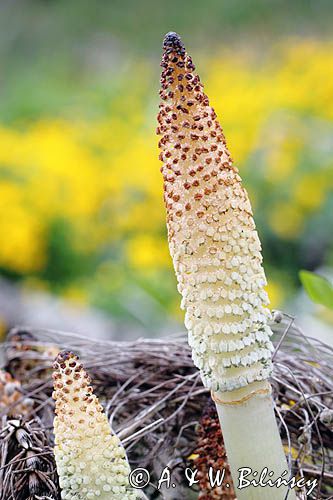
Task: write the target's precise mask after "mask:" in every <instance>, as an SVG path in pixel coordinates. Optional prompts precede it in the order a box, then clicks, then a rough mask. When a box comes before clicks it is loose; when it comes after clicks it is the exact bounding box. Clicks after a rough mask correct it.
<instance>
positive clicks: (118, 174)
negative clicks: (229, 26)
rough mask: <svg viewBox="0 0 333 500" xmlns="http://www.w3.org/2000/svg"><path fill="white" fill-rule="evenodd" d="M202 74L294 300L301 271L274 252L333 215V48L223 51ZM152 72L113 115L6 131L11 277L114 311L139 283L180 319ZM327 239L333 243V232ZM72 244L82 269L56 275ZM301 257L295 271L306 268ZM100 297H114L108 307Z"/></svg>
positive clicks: (6, 258)
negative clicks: (119, 300) (148, 97)
mask: <svg viewBox="0 0 333 500" xmlns="http://www.w3.org/2000/svg"><path fill="white" fill-rule="evenodd" d="M200 70H201V71H200V72H201V73H203V74H204V78H205V83H206V90H207V93H208V95H210V96H211V100H212V104H213V105H214V106H215V108H216V111H217V113H218V115H219V117H220V120H221V122H222V125H223V127H224V131H225V134H226V137H227V140H228V143H229V146H230V149H231V151H232V154H233V156H234V159H235V161H236V163H237V164H238V165H239V167H240V170H241V175H242V176H243V178H244V182H245V185H246V187H247V188H248V190H249V193H250V196H251V199H252V203H253V207H254V211H255V217H256V219H257V221H258V226H259V229H260V235H261V237H262V240H263V244H264V254H265V250H267V249H268V251H267V257H266V255H265V257H266V263H267V270H268V277H269V279H270V281H271V284H270V286H271V289H272V299H274V300H273V302H274V304H273V305H278V304H279V303H281V301H282V300H283V298H284V297H285V296H286V294H288V287H285V286H283V285H282V282H283V280H284V276H288V273H289V267H288V266H289V264H288V262H285V261H284V260H283V261H282V260H281V262H280V261H279V258H280V257H279V256H277V255H275V253H274V248H275V247H274V246H275V245H276V242H280V243H279V244H280V245H281V244H283V242H285V245H286V246H285V248H290V250H289V251H290V252H296V253H297V252H301V247H302V244H301V243H302V242H303V241H304V245H306V241H307V239H308V238H307V236H306V235H307V234H308V231H309V230H310V229H309V228H310V227H311V223H312V224H315V222H311V221H316V217H319V219H318V220H320V224H324V225H325V224H326V222H325V221H326V219H325V217H326V215H327V217H329V211H330V207H332V203H331V201H332V190H333V155H332V132H333V105H332V103H333V80H332V78H331V75H332V74H333V42H332V41H315V40H297V39H290V40H287V41H286V42H285V43H280V44H277V45H276V46H275V47H273V49H271V50H269V51H267V53H266V54H265V55H264V56H263V55H261V56H259V55H258V54H256V53H252V52H250V51H248V50H245V49H244V50H240V51H239V52H237V53H236V54H235V53H234V52H233V53H231V52H229V51H226V50H221V51H219V53H218V54H217V55H216V56H215V57H214V58H213V59H211V60H209V61H207V63H206V65H205V67H204V68H200ZM150 71H151V70H150V67H149V65H148V64H141V63H138V66H137V68H131V74H132V75H135V85H134V86H133V89H134V90H133V95H125V94H124V93H122V94H121V95H120V97H119V99H120V101H118V102H117V106H114V107H111V106H110V109H109V111H108V115H107V116H106V117H105V116H103V117H100V118H91V117H89V118H88V117H87V118H86V119H82V118H80V119H78V120H77V119H75V117H73V118H72V119H71V120H68V118H67V119H61V118H53V117H52V116H49V117H44V118H43V119H40V120H38V121H36V122H29V123H25V124H24V125H22V124H20V125H19V124H18V125H17V126H15V125H13V124H12V125H10V126H9V125H4V124H3V125H1V126H0V234H1V235H2V242H1V245H0V268H1V269H2V270H3V271H4V272H5V273H8V274H10V275H14V276H18V277H21V278H23V279H25V280H29V283H35V284H42V285H43V286H46V287H49V286H50V287H53V288H54V287H55V288H56V289H57V291H59V292H61V293H63V294H65V295H66V294H67V295H69V296H73V297H75V295H76V294H75V289H76V288H77V289H78V290H80V293H78V294H77V295H79V297H80V300H81V299H82V296H84V297H85V300H86V301H88V302H93V303H97V305H101V306H102V307H106V308H108V304H109V302H108V300H109V301H110V303H111V302H112V301H113V300H116V299H115V298H116V297H118V296H119V295H120V296H121V295H122V294H126V290H127V287H128V284H129V283H131V282H133V283H135V284H136V286H141V287H142V288H143V289H144V290H145V292H146V293H148V294H151V295H152V296H153V295H154V294H155V292H156V290H160V289H161V287H162V292H161V294H160V296H158V297H157V300H158V302H159V303H160V304H161V305H162V307H166V308H168V309H169V311H172V312H173V311H175V310H176V307H175V304H176V303H178V300H179V299H178V297H176V296H175V294H174V293H173V291H172V292H171V291H169V289H168V285H167V283H168V280H169V281H170V283H171V282H172V286H170V290H173V286H174V284H173V274H172V266H171V261H170V257H169V254H168V250H167V243H166V238H165V222H164V221H165V214H164V207H163V203H162V183H161V175H160V172H159V168H160V165H159V161H158V159H157V156H158V152H157V138H156V137H155V135H154V132H155V117H154V115H155V112H156V111H157V109H155V108H154V106H155V104H156V103H157V95H156V96H155V97H156V99H154V100H153V98H152V97H153V96H151V101H150V102H148V103H147V101H146V99H145V97H144V96H145V95H149V93H150V94H151V92H152V91H153V90H154V91H155V90H156V89H157V87H158V84H157V82H151V81H150V79H149V74H150V73H149V72H150ZM151 73H152V71H151ZM124 110H125V111H124ZM330 203H331V204H330ZM325 214H326V215H325ZM330 220H331V221H332V218H331V219H330ZM59 221H61V224H62V227H63V228H64V230H63V232H62V233H61V235H62V237H61V238H60V239H59V241H58V240H57V238H58V235H59V231H58V232H57V231H55V230H54V227H58V226H57V224H59ZM54 231H55V232H54ZM327 231H328V228H327V229H326V233H325V228H324V233H325V234H327ZM326 239H330V242H331V246H332V236H331V235H330V236H328V237H327V238H326ZM64 241H65V243H64ZM281 242H282V243H281ZM64 244H66V245H68V246H69V247H70V251H69V257H68V258H69V261H68V262H69V264H68V265H69V266H71V267H70V268H69V271H68V273H69V274H68V280H67V279H66V273H67V271H66V269H65V271H63V275H62V277H61V279H60V278H59V280H57V269H56V268H57V266H60V265H61V263H62V259H65V258H66V252H62V250H61V249H60V250H59V248H60V247H62V246H63V245H64ZM288 245H289V246H288ZM58 247H59V248H58ZM325 255H326V254H325ZM294 257H295V256H294ZM294 257H291V264H290V267H291V266H293V267H294V266H295V262H296V263H299V265H300V263H301V262H302V261H301V260H298V258H296V257H295V258H294ZM71 259H72V260H71ZM80 262H82V267H80V265H81V264H80ZM52 267H53V268H52ZM72 268H73V269H72ZM280 270H281V273H280V272H279V271H280ZM72 271H73V272H72ZM74 271H75V272H74ZM294 272H295V273H296V272H297V269H294ZM50 276H52V279H51V278H50ZM162 277H167V278H166V281H165V283H164V284H162V285H161V279H162ZM287 282H288V280H287ZM288 284H290V286H291V287H292V286H294V285H295V283H294V285H293V284H292V279H290V283H289V282H288ZM163 287H165V289H164V288H163ZM98 288H99V289H100V293H101V294H105V295H106V296H109V298H107V297H104V298H103V300H102V301H100V300H99V299H96V293H97V292H96V290H97V289H98ZM155 295H156V294H155ZM157 295H158V292H157ZM110 309H112V305H111V306H110Z"/></svg>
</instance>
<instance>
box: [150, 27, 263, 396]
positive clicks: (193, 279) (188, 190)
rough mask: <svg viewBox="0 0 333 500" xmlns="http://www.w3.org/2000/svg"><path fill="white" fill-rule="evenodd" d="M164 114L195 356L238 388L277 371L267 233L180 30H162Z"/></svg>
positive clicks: (177, 246)
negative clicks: (260, 229)
mask: <svg viewBox="0 0 333 500" xmlns="http://www.w3.org/2000/svg"><path fill="white" fill-rule="evenodd" d="M161 65H162V68H163V72H162V77H161V84H162V89H161V92H160V95H161V98H162V102H161V104H160V111H159V115H158V121H159V127H158V133H159V134H160V135H161V136H162V137H161V139H160V142H159V146H160V148H161V154H160V159H161V160H162V161H163V167H162V169H161V171H162V174H163V178H164V199H165V204H166V209H167V224H168V234H169V245H170V252H171V256H172V258H173V262H174V267H175V271H176V274H177V278H178V289H179V291H180V293H181V294H182V296H183V300H182V306H183V308H185V309H186V319H185V324H186V326H187V328H188V331H189V336H188V337H189V344H190V346H191V347H192V350H193V361H194V363H195V364H196V366H197V367H198V368H200V370H201V374H202V380H203V383H204V384H205V386H206V387H208V388H211V389H213V390H214V391H230V390H233V389H237V388H240V387H243V386H246V385H248V384H251V383H253V382H254V381H260V380H264V379H266V378H267V377H268V376H269V374H270V372H271V367H272V365H271V351H272V343H271V342H270V335H271V334H272V332H271V330H270V328H269V327H268V326H267V319H268V318H269V316H270V313H269V310H268V309H267V307H266V306H267V305H268V303H269V301H268V297H267V293H266V292H265V290H264V286H265V285H266V279H265V274H264V270H263V267H262V256H261V247H260V241H259V238H258V234H257V231H256V229H255V224H254V221H253V217H252V210H251V205H250V202H249V198H248V195H247V193H246V191H245V189H244V188H243V187H242V185H241V178H240V176H239V175H238V170H237V168H236V167H235V166H233V163H232V160H231V157H230V153H229V151H228V149H227V146H226V141H225V138H224V135H223V132H222V129H221V126H220V124H219V122H218V121H217V118H216V114H215V112H214V109H213V108H212V107H211V106H210V105H209V100H208V97H207V96H206V95H205V93H204V91H203V86H202V84H201V83H200V79H199V76H198V75H197V74H196V73H195V67H194V65H193V63H192V59H191V57H190V56H189V55H188V54H187V53H186V52H185V48H184V45H183V43H182V42H181V40H180V38H179V36H178V35H177V34H175V33H168V34H167V35H166V37H165V39H164V53H163V59H162V63H161Z"/></svg>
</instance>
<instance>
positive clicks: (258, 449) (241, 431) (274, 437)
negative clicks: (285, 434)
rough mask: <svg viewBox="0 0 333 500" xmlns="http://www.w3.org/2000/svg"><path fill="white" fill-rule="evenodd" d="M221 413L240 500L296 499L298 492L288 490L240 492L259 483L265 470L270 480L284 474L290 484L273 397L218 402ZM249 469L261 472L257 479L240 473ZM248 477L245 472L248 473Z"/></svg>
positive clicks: (266, 487) (258, 489) (281, 487)
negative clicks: (243, 486)
mask: <svg viewBox="0 0 333 500" xmlns="http://www.w3.org/2000/svg"><path fill="white" fill-rule="evenodd" d="M215 399H216V400H217V401H215V402H216V407H217V412H218V415H219V419H220V423H221V428H222V432H223V438H224V442H225V447H226V452H227V457H228V462H229V464H230V468H231V475H232V478H233V481H234V486H235V491H236V495H237V499H238V500H284V499H285V498H288V500H294V499H296V495H295V492H294V490H289V494H288V496H287V497H286V494H287V493H288V486H283V485H282V486H280V487H279V488H277V487H270V486H265V487H263V486H256V487H254V486H252V485H249V486H248V487H246V488H243V489H239V488H238V487H239V486H241V485H242V484H241V483H242V482H243V484H244V485H245V484H247V483H245V481H246V480H248V481H251V480H252V479H255V480H256V481H259V477H260V473H261V472H262V471H263V470H264V468H265V467H267V468H268V472H270V471H273V472H274V475H273V476H272V477H269V476H268V475H267V476H266V479H264V482H265V483H266V482H267V481H268V479H271V481H274V480H275V479H277V478H278V477H281V475H282V473H283V472H284V471H287V474H285V475H284V476H283V478H284V479H285V480H286V481H287V480H288V479H289V478H290V474H289V470H288V464H287V460H286V457H285V453H284V450H283V447H282V442H281V438H280V435H279V431H278V428H277V423H276V419H275V415H274V409H273V401H272V396H271V394H270V393H264V394H254V395H252V396H250V397H249V398H248V399H246V398H244V399H243V400H242V401H241V402H240V401H239V402H237V403H236V402H233V403H231V404H230V401H231V400H230V401H229V402H228V403H227V404H226V403H221V402H219V399H218V398H215ZM245 467H249V468H250V469H251V470H252V471H257V473H258V474H257V475H255V476H253V474H250V475H249V476H246V477H245V476H243V478H244V479H243V480H242V471H241V470H239V469H242V468H245ZM244 473H245V471H244Z"/></svg>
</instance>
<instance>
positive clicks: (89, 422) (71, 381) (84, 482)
mask: <svg viewBox="0 0 333 500" xmlns="http://www.w3.org/2000/svg"><path fill="white" fill-rule="evenodd" d="M53 378H54V393H53V397H54V399H55V401H56V417H55V420H54V432H55V443H56V446H55V450H54V452H55V458H56V463H57V469H58V474H59V480H60V487H61V489H62V498H63V500H88V499H95V498H96V499H97V498H98V499H99V500H110V499H112V500H134V499H136V498H137V496H136V495H135V494H134V492H133V490H132V489H131V488H130V487H129V482H128V476H129V473H130V468H129V465H128V463H127V460H126V455H125V450H124V448H123V447H122V445H121V443H120V441H119V439H118V437H117V436H115V435H112V434H111V430H110V426H109V423H108V420H107V417H106V415H105V414H104V412H103V408H102V406H101V405H100V404H99V402H98V399H97V397H96V396H95V395H94V394H93V390H92V387H91V385H90V379H89V377H88V375H87V373H86V372H85V371H84V369H83V367H82V365H81V364H80V362H79V360H78V358H77V356H75V355H74V354H73V353H71V352H61V353H60V354H59V355H58V357H57V359H56V361H55V363H54V374H53Z"/></svg>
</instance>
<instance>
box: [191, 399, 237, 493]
mask: <svg viewBox="0 0 333 500" xmlns="http://www.w3.org/2000/svg"><path fill="white" fill-rule="evenodd" d="M197 435H198V437H197V440H198V447H197V448H196V449H195V450H194V452H193V454H192V455H191V457H192V465H191V467H192V469H193V470H197V471H198V474H197V477H198V479H199V480H200V483H199V486H200V493H199V497H198V498H199V500H235V499H236V495H235V491H234V487H233V483H232V479H231V473H230V468H229V465H228V460H227V456H226V452H225V448H224V442H223V436H222V432H221V427H220V423H219V418H218V415H217V412H216V408H215V405H214V404H213V402H212V401H211V400H209V401H208V403H207V406H206V408H205V410H204V412H203V415H202V417H201V419H200V423H199V426H198V430H197ZM210 470H211V471H215V473H216V471H225V472H224V478H223V482H222V484H221V485H220V486H218V485H217V486H215V488H211V484H210V481H209V471H210Z"/></svg>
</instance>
